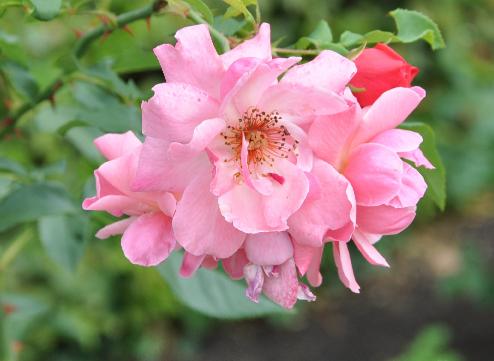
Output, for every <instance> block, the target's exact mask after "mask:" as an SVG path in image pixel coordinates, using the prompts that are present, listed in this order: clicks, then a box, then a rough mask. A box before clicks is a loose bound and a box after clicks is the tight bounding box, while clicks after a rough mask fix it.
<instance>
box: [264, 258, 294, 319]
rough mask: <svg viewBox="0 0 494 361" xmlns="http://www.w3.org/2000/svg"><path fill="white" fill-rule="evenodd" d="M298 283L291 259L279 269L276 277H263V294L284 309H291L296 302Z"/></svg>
mask: <svg viewBox="0 0 494 361" xmlns="http://www.w3.org/2000/svg"><path fill="white" fill-rule="evenodd" d="M298 289H299V281H298V277H297V270H296V268H295V262H294V261H293V259H292V258H291V259H289V260H288V261H286V262H285V263H283V264H282V265H281V266H280V267H279V275H278V277H265V279H264V285H263V291H264V294H265V295H266V296H267V297H268V298H269V299H271V300H272V301H273V302H276V303H277V304H279V305H280V306H282V307H284V308H288V309H290V308H292V307H293V306H294V305H295V303H296V302H297V294H298Z"/></svg>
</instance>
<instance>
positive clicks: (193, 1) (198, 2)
mask: <svg viewBox="0 0 494 361" xmlns="http://www.w3.org/2000/svg"><path fill="white" fill-rule="evenodd" d="M185 1H186V2H187V3H189V4H190V5H191V6H192V8H193V9H195V10H197V11H198V12H199V13H201V15H202V17H203V18H204V20H206V21H207V22H208V23H210V24H212V23H213V21H214V15H213V13H212V11H211V9H210V8H209V6H207V5H206V4H205V3H204V1H202V0H185Z"/></svg>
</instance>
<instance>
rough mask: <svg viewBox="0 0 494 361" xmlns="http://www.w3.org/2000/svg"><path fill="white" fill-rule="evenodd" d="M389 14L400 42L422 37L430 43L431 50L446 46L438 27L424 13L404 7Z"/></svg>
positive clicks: (409, 41) (412, 40)
mask: <svg viewBox="0 0 494 361" xmlns="http://www.w3.org/2000/svg"><path fill="white" fill-rule="evenodd" d="M389 14H390V15H391V16H392V17H393V19H394V21H395V23H396V28H397V29H398V34H397V38H398V39H399V40H400V41H401V42H403V43H411V42H414V41H417V40H419V39H423V40H425V41H426V42H428V43H429V44H430V46H431V48H432V49H433V50H436V49H441V48H444V47H445V46H446V45H445V44H444V39H443V37H442V35H441V31H440V30H439V27H438V26H437V25H436V23H435V22H433V21H432V20H431V19H430V18H429V17H427V16H426V15H424V14H422V13H419V12H418V11H414V10H406V9H396V10H393V11H391V12H390V13H389Z"/></svg>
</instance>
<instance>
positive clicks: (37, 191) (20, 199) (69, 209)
mask: <svg viewBox="0 0 494 361" xmlns="http://www.w3.org/2000/svg"><path fill="white" fill-rule="evenodd" d="M75 209H76V207H75V206H74V203H73V202H72V200H71V199H70V197H69V195H68V193H67V192H66V191H65V190H64V189H63V188H62V187H60V186H59V185H55V184H50V183H35V184H31V185H24V186H20V187H18V188H17V189H16V190H14V191H13V192H12V193H10V194H9V195H8V196H6V197H4V198H3V199H2V200H1V201H0V231H4V230H6V229H8V228H10V227H12V226H15V225H17V224H20V223H24V222H30V221H35V220H37V219H39V218H40V217H43V216H47V215H55V214H66V213H74V211H75Z"/></svg>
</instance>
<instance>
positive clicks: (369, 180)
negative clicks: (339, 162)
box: [343, 143, 403, 206]
mask: <svg viewBox="0 0 494 361" xmlns="http://www.w3.org/2000/svg"><path fill="white" fill-rule="evenodd" d="M343 174H344V175H345V177H347V179H348V180H349V181H350V183H351V184H352V187H353V190H354V191H355V197H356V199H357V204H359V205H366V206H374V205H379V204H386V203H388V202H389V201H390V200H391V199H393V198H394V197H395V196H396V195H397V194H398V192H399V190H400V187H401V178H402V174H403V161H402V160H401V159H400V158H399V157H398V155H397V154H396V153H395V152H393V151H392V150H391V149H389V148H387V147H385V146H383V145H380V144H373V143H367V144H362V145H360V146H358V147H357V148H356V149H355V150H354V151H353V152H352V154H351V155H350V158H349V159H348V165H347V166H346V168H345V170H344V172H343Z"/></svg>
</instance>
